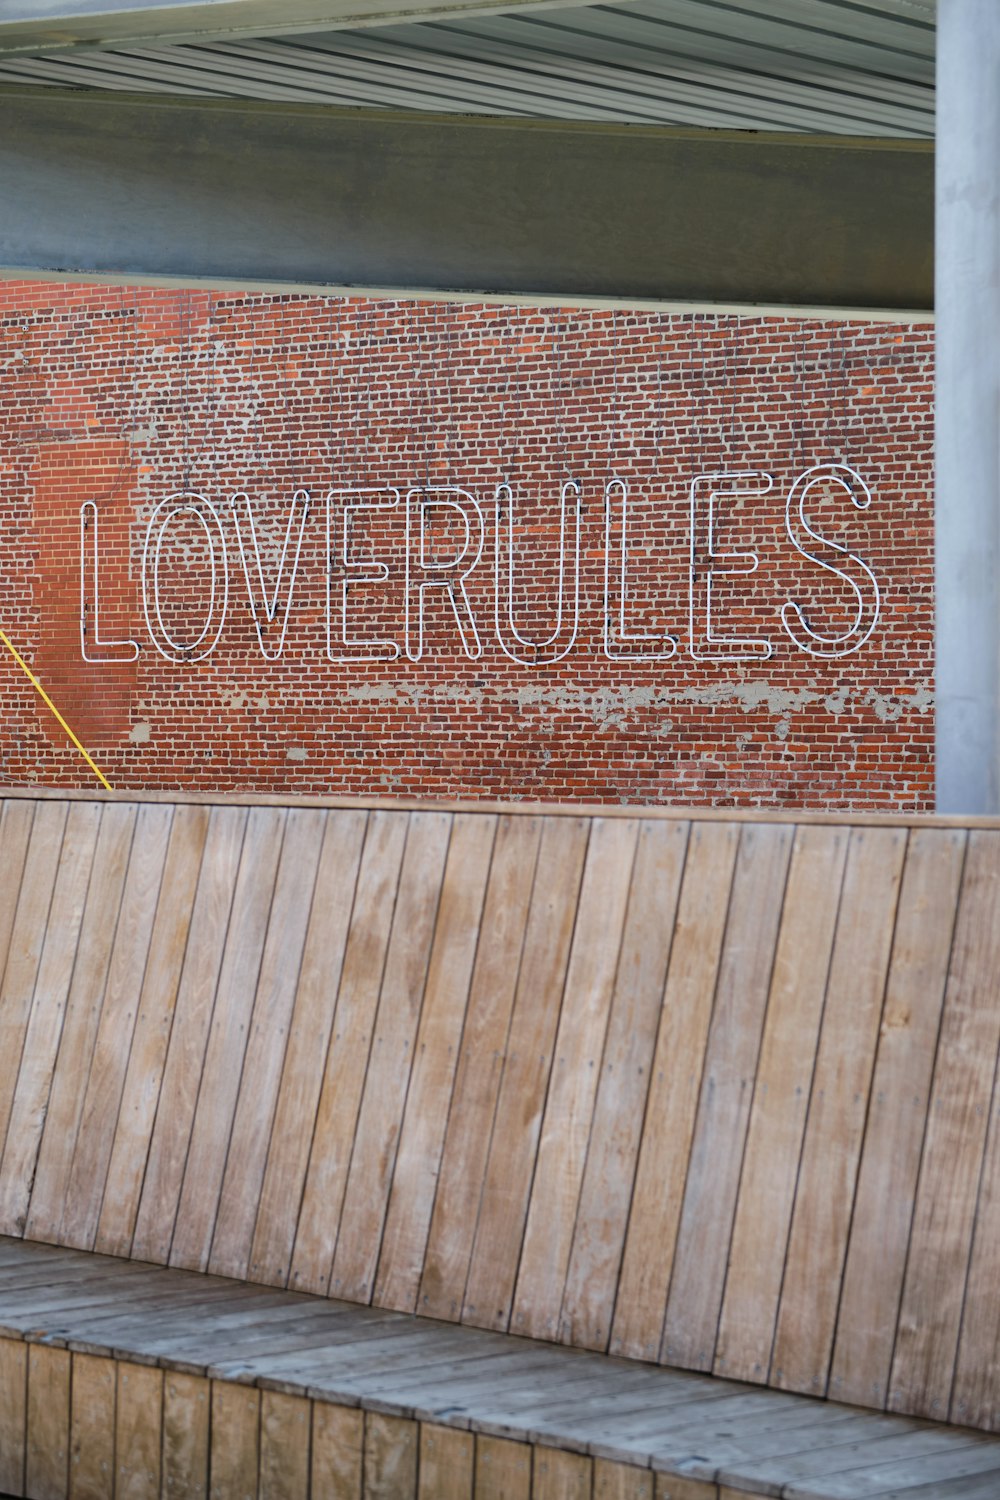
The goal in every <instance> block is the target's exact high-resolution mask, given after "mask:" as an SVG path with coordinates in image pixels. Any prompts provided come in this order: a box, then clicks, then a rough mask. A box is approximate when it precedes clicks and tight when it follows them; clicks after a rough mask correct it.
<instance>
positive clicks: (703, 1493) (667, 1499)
mask: <svg viewBox="0 0 1000 1500" xmlns="http://www.w3.org/2000/svg"><path fill="white" fill-rule="evenodd" d="M655 1496H656V1500H736V1491H735V1490H731V1491H729V1492H728V1493H727V1492H726V1491H725V1490H722V1491H720V1490H719V1488H718V1486H717V1485H714V1484H709V1483H708V1482H707V1481H705V1480H703V1479H681V1478H680V1477H679V1476H678V1475H675V1474H657V1475H656V1488H655Z"/></svg>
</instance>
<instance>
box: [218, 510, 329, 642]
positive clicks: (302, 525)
mask: <svg viewBox="0 0 1000 1500" xmlns="http://www.w3.org/2000/svg"><path fill="white" fill-rule="evenodd" d="M241 500H242V502H243V506H244V508H245V510H246V516H247V521H248V522H249V525H250V540H251V541H252V543H253V555H254V561H255V563H256V572H257V579H258V581H259V583H260V597H261V600H262V602H263V606H264V618H265V619H266V621H267V623H268V624H269V625H273V624H274V620H275V617H276V615H277V613H278V598H279V595H280V593H281V580H282V579H283V578H284V576H285V563H286V561H287V558H288V549H289V546H290V545H291V540H292V526H293V525H294V522H295V512H296V510H297V509H298V508H299V506H300V505H301V507H302V519H301V521H300V522H299V536H298V541H297V542H296V544H295V560H294V562H293V563H292V574H291V578H290V579H289V583H288V599H287V602H286V604H285V613H284V617H283V619H282V622H281V635H280V637H279V638H278V649H277V650H276V651H268V649H267V647H266V646H265V645H264V632H263V630H262V629H261V625H260V617H259V615H258V613H257V602H256V595H255V593H254V586H253V583H252V582H251V579H250V564H249V562H248V561H247V550H246V545H245V543H244V540H243V525H242V522H241V520H240V501H241ZM230 504H231V506H232V510H233V519H234V520H235V522H236V540H237V542H238V543H239V549H240V561H241V562H242V564H243V576H244V578H245V579H246V583H247V594H248V596H249V599H250V612H251V614H252V615H253V622H254V629H255V630H256V632H257V644H258V645H259V646H260V649H261V654H262V655H263V656H264V657H265V658H266V659H267V660H268V661H277V660H278V657H279V656H280V655H281V653H282V651H283V650H284V646H285V636H286V635H287V633H288V618H289V615H290V614H291V611H292V597H293V595H294V593H295V580H296V577H297V576H298V571H299V558H300V557H301V555H302V539H303V537H304V536H305V530H306V522H307V521H308V519H309V507H310V499H309V494H308V491H306V490H296V491H295V493H294V495H293V496H292V503H291V506H290V508H289V511H288V525H287V527H286V528H285V544H284V546H283V547H282V549H281V557H280V559H279V562H278V576H277V579H276V580H275V585H274V596H273V598H272V599H271V602H270V603H268V599H267V588H266V585H265V583H264V565H263V563H262V561H261V556H260V546H259V545H258V541H257V524H256V522H255V520H254V514H253V506H252V505H251V503H250V496H249V495H247V494H245V493H244V492H242V491H241V492H240V493H239V494H236V495H234V496H233V498H232V500H231V501H230Z"/></svg>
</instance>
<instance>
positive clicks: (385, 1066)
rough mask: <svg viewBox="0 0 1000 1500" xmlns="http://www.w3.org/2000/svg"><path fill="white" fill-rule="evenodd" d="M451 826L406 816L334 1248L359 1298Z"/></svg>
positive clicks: (438, 819) (372, 1252) (390, 1163)
mask: <svg viewBox="0 0 1000 1500" xmlns="http://www.w3.org/2000/svg"><path fill="white" fill-rule="evenodd" d="M451 830H452V820H451V818H450V817H449V816H447V815H445V814H436V813H421V814H417V813H415V814H413V815H412V816H411V820H410V833H409V837H408V839H407V844H406V853H405V855H404V858H403V869H402V873H401V876H400V882H399V893H398V896H397V899H396V911H395V915H394V918H393V926H392V935H391V937H390V939H389V949H388V953H387V955H386V962H385V975H384V977H383V980H382V990H381V994H380V996H379V1007H378V1014H377V1016H376V1020H375V1027H374V1032H373V1036H372V1047H371V1054H370V1056H369V1059H368V1072H367V1074H366V1076H365V1086H364V1093H363V1095H362V1098H361V1108H360V1110H359V1111H358V1121H357V1130H356V1132H355V1136H354V1150H353V1153H352V1156H351V1165H350V1170H349V1172H348V1176H347V1186H346V1189H345V1192H344V1209H343V1215H342V1218H341V1223H340V1234H339V1236H338V1239H337V1248H336V1251H335V1253H334V1260H333V1272H332V1275H331V1278H330V1294H331V1296H334V1297H347V1298H348V1299H350V1300H352V1301H357V1302H367V1301H369V1300H370V1299H371V1297H372V1295H373V1293H374V1284H375V1270H376V1266H377V1264H378V1256H379V1246H380V1244H381V1239H382V1231H383V1228H384V1225H385V1216H386V1212H387V1209H388V1203H389V1193H390V1190H391V1186H392V1175H393V1170H394V1168H395V1164H396V1151H397V1148H398V1145H399V1133H400V1129H401V1127H402V1123H403V1115H404V1112H405V1108H406V1095H407V1090H408V1088H409V1083H410V1075H411V1072H412V1069H413V1058H414V1049H415V1044H416V1038H417V1030H418V1027H419V1022H420V1012H421V1008H422V1005H423V997H424V987H425V985H426V982H427V970H428V964H429V962H430V956H431V946H432V943H433V938H434V927H435V923H436V922H437V914H438V903H439V900H440V897H441V887H442V881H443V878H444V871H445V860H446V857H447V853H448V843H449V840H450V837H451Z"/></svg>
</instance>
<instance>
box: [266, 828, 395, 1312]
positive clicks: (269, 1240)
mask: <svg viewBox="0 0 1000 1500" xmlns="http://www.w3.org/2000/svg"><path fill="white" fill-rule="evenodd" d="M399 821H400V822H401V823H402V822H403V821H404V816H403V815H402V814H400V815H399ZM367 823H368V814H367V813H364V812H356V811H352V810H350V809H345V810H343V811H332V812H329V813H327V815H326V826H325V830H324V837H323V849H322V853H321V854H320V863H319V871H318V873H317V876H316V890H315V893H314V896H313V906H312V915H311V917H310V921H309V930H308V933H307V934H306V942H305V950H304V952H303V955H302V972H301V974H300V975H299V983H298V988H297V990H296V995H295V1009H294V1012H293V1015H292V1021H291V1026H290V1028H289V1033H288V1049H287V1052H286V1054H285V1064H284V1068H283V1070H282V1074H281V1085H280V1088H279V1091H278V1104H277V1108H276V1110H275V1116H274V1127H273V1130H272V1132H271V1144H270V1147H269V1149H268V1155H267V1166H266V1168H265V1171H264V1183H263V1187H262V1189H261V1196H260V1206H259V1210H258V1214H257V1223H256V1227H255V1229H254V1239H253V1245H252V1248H251V1253H250V1270H249V1273H250V1276H251V1278H252V1279H253V1280H254V1281H267V1282H271V1283H276V1284H277V1285H279V1286H284V1285H285V1283H286V1282H287V1280H288V1277H289V1272H290V1268H291V1259H292V1246H293V1245H294V1243H295V1227H296V1224H297V1222H298V1216H299V1207H300V1204H301V1202H302V1193H303V1189H304V1186H305V1178H306V1169H307V1167H308V1165H309V1147H310V1145H311V1143H312V1138H313V1130H314V1128H315V1124H316V1117H317V1113H318V1110H319V1101H320V1092H321V1090H322V1087H323V1073H324V1070H325V1067H326V1059H327V1056H328V1054H329V1050H330V1037H331V1035H332V1031H333V1020H334V1012H335V1008H336V1005H337V993H338V990H339V988H340V982H341V974H342V971H343V963H344V956H345V953H346V948H347V935H348V931H349V927H350V922H351V914H352V911H353V908H354V900H355V890H356V888H357V883H358V873H359V870H360V866H361V855H362V850H363V848H364V844H365V833H366V828H367ZM331 1256H332V1247H331V1255H330V1256H328V1257H327V1260H328V1261H329V1259H330V1258H331Z"/></svg>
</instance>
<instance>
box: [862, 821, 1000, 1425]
mask: <svg viewBox="0 0 1000 1500" xmlns="http://www.w3.org/2000/svg"><path fill="white" fill-rule="evenodd" d="M998 976H1000V834H997V833H986V832H977V831H973V832H972V833H970V835H969V847H968V851H967V854H966V860H965V871H964V874H963V879H962V894H961V899H960V903H959V911H958V921H957V924H956V929H955V941H954V947H953V950H952V958H951V968H950V973H949V976H948V984H947V989H946V991H945V1003H944V1014H943V1016H942V1022H941V1037H940V1041H939V1043H938V1052H937V1062H936V1065H935V1068H934V1081H933V1086H932V1090H931V1101H930V1108H929V1110H928V1114H927V1134H926V1138H925V1141H924V1151H923V1160H922V1163H921V1168H920V1179H919V1182H918V1185H917V1201H916V1206H915V1208H914V1213H913V1227H912V1230H911V1233H910V1249H909V1255H908V1258H907V1264H906V1280H905V1283H904V1286H903V1298H902V1303H901V1306H900V1314H899V1326H898V1329H897V1332H896V1347H895V1353H894V1357H893V1369H892V1382H891V1386H890V1392H889V1406H890V1408H891V1409H892V1410H894V1411H904V1412H913V1413H915V1414H917V1415H920V1416H929V1417H935V1418H937V1419H939V1420H944V1419H946V1418H947V1415H948V1404H949V1401H950V1398H951V1386H952V1377H953V1374H954V1368H955V1355H956V1350H957V1345H958V1334H959V1325H960V1323H961V1317H962V1303H963V1298H964V1295H965V1281H966V1271H967V1268H968V1262H969V1251H970V1247H971V1244H972V1233H973V1227H974V1224H975V1214H976V1199H977V1195H978V1190H979V1180H980V1173H981V1169H982V1161H983V1151H984V1148H985V1144H986V1130H987V1125H988V1123H989V1118H990V1103H991V1096H992V1092H993V1079H994V1073H995V1069H996V1057H997V1049H998V1046H1000V1006H998V1005H997V984H998Z"/></svg>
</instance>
